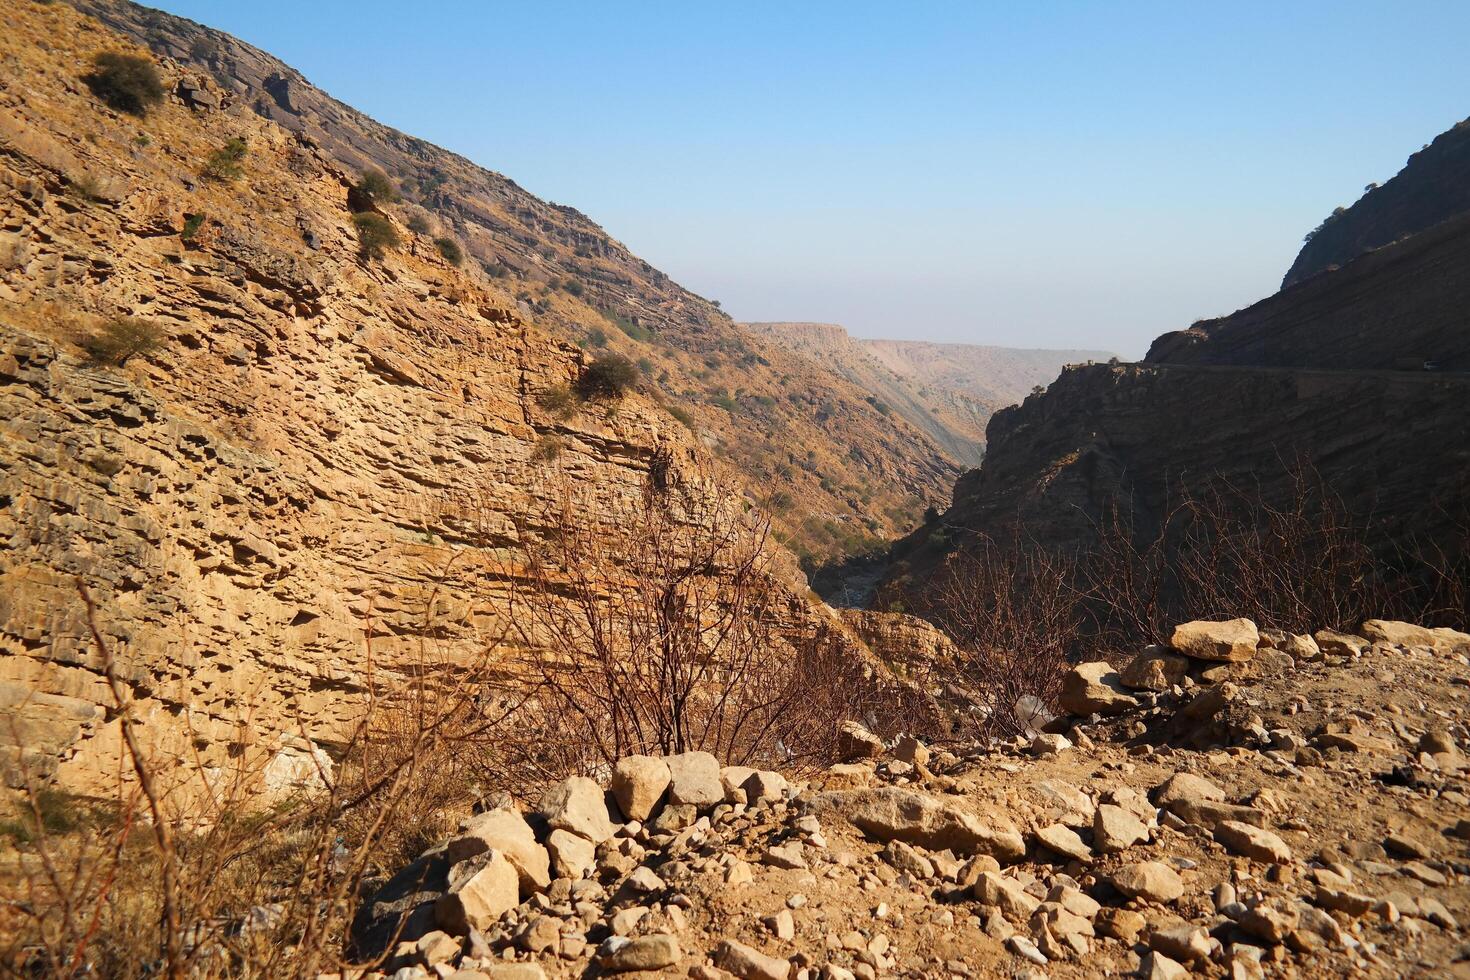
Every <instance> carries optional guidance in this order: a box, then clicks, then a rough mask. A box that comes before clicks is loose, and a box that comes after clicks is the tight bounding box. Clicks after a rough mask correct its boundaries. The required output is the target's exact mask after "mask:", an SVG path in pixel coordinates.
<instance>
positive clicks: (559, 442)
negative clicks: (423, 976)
mask: <svg viewBox="0 0 1470 980" xmlns="http://www.w3.org/2000/svg"><path fill="white" fill-rule="evenodd" d="M5 18H6V26H7V30H5V31H3V32H0V55H3V57H4V58H6V59H9V61H10V62H11V63H16V64H25V65H26V66H27V71H26V72H25V73H24V74H23V75H21V76H19V78H18V79H17V78H12V79H11V80H10V81H9V82H8V83H7V85H6V86H4V87H0V705H4V706H5V713H6V714H7V716H8V717H14V718H16V719H18V720H19V721H20V724H18V725H14V726H4V731H3V732H0V750H3V754H0V764H3V769H4V776H5V779H6V781H7V782H9V783H10V784H12V785H15V784H19V783H22V782H25V781H27V780H31V781H42V782H45V781H52V782H54V783H55V784H56V785H58V786H59V787H61V788H62V789H65V790H71V791H80V792H91V791H100V792H106V791H107V786H108V785H109V782H108V781H109V780H113V781H114V782H115V773H116V771H117V763H118V756H119V747H118V720H117V713H116V710H115V707H116V706H115V705H114V704H113V701H112V697H111V695H110V692H109V691H108V689H107V685H106V683H105V682H104V679H103V676H102V673H103V666H104V658H103V651H102V649H101V648H99V646H98V645H97V644H96V643H94V642H93V639H92V636H91V627H90V624H89V622H88V616H87V610H86V607H85V605H84V603H83V601H82V599H81V596H80V594H79V591H78V582H79V581H80V583H81V584H83V585H84V586H85V587H86V589H87V590H88V591H89V593H90V596H91V600H92V602H93V604H94V606H95V610H96V621H97V625H98V627H99V630H100V633H101V635H102V638H103V641H104V645H105V647H106V649H107V651H108V652H109V653H110V654H111V657H112V659H113V661H114V663H115V667H116V671H117V673H118V675H119V677H120V678H121V680H122V681H123V683H124V685H125V687H126V696H127V697H128V698H129V699H131V708H130V711H131V713H132V716H133V717H134V718H135V719H136V720H137V721H138V730H139V731H140V732H141V733H143V737H145V739H146V741H147V747H148V749H149V751H150V754H152V755H154V756H155V758H156V760H158V761H159V762H160V763H167V762H173V761H179V762H184V763H187V764H188V765H190V766H191V767H195V768H199V767H202V768H204V769H213V768H216V767H225V766H230V765H238V764H243V763H242V762H241V761H240V760H249V761H251V762H252V763H255V762H258V763H259V767H260V769H261V770H263V771H264V772H266V773H268V774H270V781H271V782H272V783H273V784H274V785H273V786H272V787H271V789H273V790H279V791H281V792H283V793H285V792H290V791H291V790H292V789H293V785H294V784H296V783H300V782H303V781H307V782H309V781H311V780H312V779H313V778H314V777H315V778H319V776H320V772H321V769H322V764H323V762H325V763H326V764H327V765H328V766H329V764H330V759H328V758H326V756H327V755H328V754H330V753H331V752H333V751H335V750H336V749H337V748H339V747H340V740H341V738H342V737H343V735H344V732H345V731H346V730H348V726H349V724H350V722H351V721H352V720H353V719H354V718H355V717H356V714H357V712H358V710H359V709H360V705H361V703H362V701H363V699H364V695H365V692H366V691H367V689H368V686H369V685H370V684H376V685H379V687H380V688H386V689H391V688H393V687H394V685H395V683H396V682H397V681H398V680H400V679H401V678H402V676H403V675H404V673H405V672H406V671H408V670H409V669H414V670H418V669H419V668H420V667H421V666H422V665H423V663H424V662H425V659H426V658H427V659H428V662H431V663H442V664H444V665H455V664H463V663H467V662H471V661H473V660H475V658H478V657H480V656H482V655H483V654H484V645H485V642H486V639H485V638H486V636H487V635H493V633H494V628H495V626H496V623H497V622H498V617H499V616H501V615H502V614H503V603H504V599H505V596H506V594H507V590H508V588H509V584H510V583H511V582H512V581H514V580H515V576H516V575H517V571H518V570H517V568H516V567H515V565H514V562H513V561H511V560H510V559H509V557H508V556H511V555H513V554H514V550H515V548H516V546H517V544H518V543H522V542H524V540H525V539H526V538H525V536H534V535H536V534H538V533H539V532H540V530H541V529H540V528H539V527H537V526H536V523H535V520H536V515H537V514H538V513H540V512H541V511H542V510H543V509H544V508H545V507H546V506H547V505H548V504H549V503H550V502H551V501H553V500H557V499H560V497H559V496H558V495H559V494H560V493H561V492H562V491H561V489H560V487H561V484H562V482H563V481H567V482H570V484H571V485H572V486H574V487H575V486H583V485H591V486H595V487H596V488H597V492H598V494H599V499H608V500H613V499H616V498H618V497H620V496H621V497H626V496H634V495H638V494H641V493H642V492H643V489H644V487H645V486H646V485H647V483H648V481H649V480H650V479H651V473H652V471H653V470H654V469H657V470H658V471H659V472H660V473H663V474H664V475H665V476H667V475H669V474H673V475H674V476H676V477H687V478H688V479H689V480H691V481H694V480H698V481H700V482H699V485H700V486H702V487H705V488H707V490H708V492H709V493H711V494H714V495H717V496H722V497H725V498H728V499H729V500H730V501H731V504H732V506H739V507H743V506H745V500H744V499H743V494H742V492H741V490H740V488H739V487H740V484H739V480H738V479H737V478H736V477H735V476H734V474H732V473H731V472H730V471H728V470H721V469H720V467H719V466H718V464H716V463H715V462H714V461H713V460H712V459H711V457H710V455H709V454H708V452H707V451H706V450H705V448H704V447H702V446H701V445H700V444H699V443H698V441H697V440H696V439H695V438H693V436H692V435H691V434H690V433H689V431H688V430H687V429H686V428H685V427H684V426H682V425H681V424H679V423H678V422H677V421H675V420H674V419H672V418H671V417H670V416H669V415H668V414H667V413H666V412H665V411H664V410H663V409H662V408H661V407H659V405H658V404H657V403H656V402H654V401H653V400H651V399H648V398H645V397H643V396H641V395H638V394H630V395H629V396H628V397H626V398H625V399H623V401H622V402H621V403H619V404H617V405H616V406H613V405H604V404H599V403H588V404H586V405H581V406H578V407H577V408H576V410H575V411H573V412H571V413H561V412H553V411H550V410H548V409H546V408H544V407H543V406H542V404H541V398H540V397H539V396H541V395H543V394H544V393H545V392H547V391H548V390H550V389H553V388H556V387H557V386H560V385H566V384H568V383H570V382H572V381H574V380H575V379H576V378H577V377H578V375H579V372H580V371H581V369H582V366H583V365H584V364H585V362H586V356H585V355H584V354H582V353H581V352H580V351H579V350H577V349H576V348H574V347H573V346H571V345H569V344H567V343H565V342H564V341H562V340H559V339H557V338H556V337H555V336H553V335H551V334H550V333H549V332H547V331H544V330H542V329H541V327H540V325H539V323H538V322H537V321H536V320H535V318H534V317H532V316H528V315H527V313H526V312H525V311H523V310H522V309H520V308H519V306H518V304H517V302H516V300H515V299H514V297H513V296H511V295H509V293H508V292H507V291H506V290H503V289H501V288H500V287H499V286H498V285H497V284H496V283H495V282H494V281H492V280H489V279H487V278H486V277H484V276H481V275H478V274H476V273H474V272H472V271H471V272H467V271H465V270H462V269H459V268H456V267H454V266H452V265H450V264H449V263H448V262H446V261H445V260H444V259H443V258H442V257H441V256H440V255H439V254H438V252H437V251H436V250H435V249H434V248H433V247H432V245H431V243H429V242H427V241H426V240H422V239H419V238H416V237H415V236H414V235H413V234H412V233H410V232H409V231H408V230H407V229H406V228H404V227H403V226H401V225H397V224H396V223H397V221H398V220H399V216H398V215H397V214H396V213H390V215H389V220H390V221H392V222H394V223H395V226H396V227H398V230H399V234H400V235H401V237H402V238H403V241H404V245H403V247H402V248H400V249H398V250H395V251H392V252H390V253H389V254H388V255H387V256H386V258H385V259H384V260H383V261H382V262H364V261H361V260H360V259H359V257H358V254H357V252H358V246H357V240H356V234H355V232H354V230H353V225H352V221H351V211H350V210H349V188H350V185H351V184H352V182H353V181H354V179H355V175H353V174H352V173H349V172H348V171H346V170H345V169H344V168H343V167H342V166H341V165H340V163H338V162H337V161H336V160H335V159H334V158H333V157H331V156H330V155H328V154H326V153H325V152H323V150H322V148H321V147H320V146H319V145H317V144H316V143H315V142H314V141H313V140H312V139H311V138H310V137H309V136H306V135H303V134H300V133H293V132H289V131H286V130H283V129H281V128H280V127H279V126H277V125H276V124H275V123H274V122H272V121H270V120H268V119H265V118H262V117H261V116H259V115H256V114H255V113H252V112H249V111H245V110H244V109H243V108H242V107H241V106H240V104H239V101H238V97H239V93H235V95H234V96H233V98H235V100H236V101H235V102H234V104H233V105H226V104H227V103H229V102H230V98H226V97H224V96H223V95H222V97H221V100H220V101H221V104H222V105H225V108H220V109H216V108H212V107H204V108H200V107H199V100H198V99H197V98H196V97H194V96H192V95H189V93H197V92H198V91H200V90H209V91H214V89H213V88H211V87H212V86H217V84H218V83H216V82H214V81H206V80H200V79H197V78H196V79H194V80H193V81H191V82H190V85H189V86H188V87H185V88H183V89H181V88H179V87H177V86H176V85H175V84H174V83H175V82H177V81H178V80H179V79H180V78H182V77H183V76H184V74H185V72H184V71H183V70H182V69H181V68H180V67H179V66H177V65H175V64H172V63H169V62H164V63H163V64H162V65H161V71H162V74H163V75H164V77H165V82H166V85H167V88H168V90H169V91H170V92H174V93H175V94H174V95H172V96H170V97H169V98H168V99H167V100H166V101H165V102H164V103H163V104H162V105H160V106H159V107H158V108H156V109H155V110H153V111H152V112H151V113H150V114H149V115H148V116H147V117H146V119H138V118H136V117H132V116H123V115H119V114H117V113H114V112H111V111H110V110H108V109H106V108H105V107H103V106H102V105H101V104H100V103H99V102H97V101H96V100H95V99H93V98H92V97H91V96H90V95H89V94H88V93H87V92H86V90H85V88H84V87H82V86H81V85H80V84H78V83H77V82H76V73H77V71H78V70H79V69H78V66H83V65H85V64H86V63H87V59H88V58H89V57H90V55H91V54H92V52H94V51H95V50H96V49H97V47H98V44H99V34H98V28H97V26H96V24H95V23H93V22H90V21H87V20H85V19H84V18H82V17H80V16H78V15H77V14H76V13H75V12H74V11H71V10H70V9H68V8H67V7H65V6H64V5H60V4H53V5H41V4H25V5H22V6H21V7H18V8H15V9H12V10H7V12H6V14H5ZM42 38H44V43H42V40H41V39H42ZM108 43H115V44H117V45H119V46H124V45H126V42H125V41H123V40H121V39H114V40H112V41H110V42H108ZM191 77H192V73H191ZM186 96H187V98H186ZM80 132H86V133H87V134H88V136H89V138H87V139H80V138H77V137H76V134H77V133H80ZM145 137H146V138H145ZM234 137H239V138H241V139H243V140H244V141H245V145H246V147H247V148H248V149H247V153H246V155H245V157H244V160H243V170H244V173H243V174H242V175H241V177H240V178H239V179H238V180H235V181H216V180H208V179H205V178H203V177H202V176H201V175H200V170H201V168H202V167H203V164H204V161H206V160H207V159H208V158H209V157H210V155H211V154H213V153H215V152H216V151H217V150H218V149H219V148H220V147H221V145H223V144H224V143H225V141H226V140H227V139H230V138H234ZM117 317H129V318H132V321H134V322H135V323H138V324H142V325H143V329H145V330H147V331H149V332H150V333H151V335H152V336H153V337H154V339H155V340H156V348H155V349H154V350H152V351H151V352H149V353H145V354H140V355H138V356H135V357H132V358H130V359H128V360H127V361H126V362H125V363H123V364H121V365H117V364H107V363H98V362H95V361H93V360H90V359H89V358H88V357H87V356H86V355H85V354H84V353H83V352H82V351H81V350H80V349H79V348H78V346H77V343H76V341H77V340H78V339H79V337H80V336H83V335H89V334H92V333H94V332H96V331H97V330H99V329H101V328H102V327H103V326H104V325H105V324H106V323H108V322H109V321H110V320H112V319H114V318H117ZM548 442H550V443H551V444H553V445H554V446H555V447H556V450H557V451H556V453H555V454H547V453H543V452H542V451H541V448H540V447H543V446H545V445H546V444H547V443H548ZM553 455H554V457H555V458H551V457H552V456H553ZM471 503H472V504H473V507H469V504H471ZM487 539H488V540H490V541H491V542H494V543H496V545H497V547H498V548H499V549H502V550H499V551H482V550H481V549H480V548H479V545H481V544H484V542H485V541H486V540H487ZM793 564H794V563H792V562H789V561H787V562H786V563H785V565H786V571H787V574H788V575H789V582H788V584H787V586H786V587H785V588H786V593H785V594H784V595H783V598H782V600H781V601H779V602H778V603H776V608H778V609H779V610H780V613H779V614H780V615H781V616H782V617H788V616H790V617H794V619H791V620H789V621H790V622H797V621H800V620H802V619H803V618H804V617H815V620H814V621H820V622H823V623H826V624H827V625H828V626H835V622H834V620H833V618H832V617H831V616H830V613H828V612H826V611H824V610H821V609H819V608H817V607H815V606H813V605H812V604H811V603H810V602H809V601H808V600H806V599H805V598H804V594H805V590H804V587H803V585H802V582H801V580H800V578H799V576H797V575H796V574H795V573H794V572H792V571H791V567H792V565H793Z"/></svg>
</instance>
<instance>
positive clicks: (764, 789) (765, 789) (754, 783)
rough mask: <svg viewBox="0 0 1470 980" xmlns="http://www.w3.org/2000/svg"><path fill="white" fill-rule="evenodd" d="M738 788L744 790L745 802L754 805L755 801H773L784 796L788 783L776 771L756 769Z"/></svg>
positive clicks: (788, 786)
mask: <svg viewBox="0 0 1470 980" xmlns="http://www.w3.org/2000/svg"><path fill="white" fill-rule="evenodd" d="M740 788H741V789H742V790H744V791H745V799H746V802H747V803H749V804H751V805H752V806H754V805H755V804H757V803H774V802H776V801H777V800H780V799H782V798H784V797H785V795H786V791H787V790H788V789H789V788H790V784H789V783H787V782H786V777H785V776H783V775H781V774H780V773H778V772H768V771H766V770H764V769H757V770H756V771H755V772H753V773H751V774H750V775H749V776H747V777H746V778H745V781H744V782H743V783H741V784H740Z"/></svg>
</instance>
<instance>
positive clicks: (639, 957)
mask: <svg viewBox="0 0 1470 980" xmlns="http://www.w3.org/2000/svg"><path fill="white" fill-rule="evenodd" d="M683 955H684V951H683V950H682V949H680V948H679V940H678V939H676V938H675V937H673V936H670V935H667V934H664V933H658V934H655V935H652V936H638V937H637V938H634V939H629V938H628V937H626V936H609V937H608V938H607V939H606V940H604V941H603V943H602V945H601V946H599V947H598V948H597V965H598V966H600V967H602V969H603V970H605V971H607V972H608V973H628V972H631V971H633V970H662V969H664V968H665V967H670V966H673V965H674V964H675V963H677V962H679V960H680V959H681V958H682V957H683Z"/></svg>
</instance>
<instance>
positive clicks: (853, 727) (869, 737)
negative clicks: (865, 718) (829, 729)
mask: <svg viewBox="0 0 1470 980" xmlns="http://www.w3.org/2000/svg"><path fill="white" fill-rule="evenodd" d="M882 754H883V740H882V739H881V738H879V737H878V736H877V735H874V734H873V733H872V732H870V731H868V730H867V729H866V728H864V727H863V726H862V725H860V724H858V723H857V722H855V721H844V722H843V723H842V724H841V725H838V726H837V755H838V757H840V758H841V759H842V760H843V761H844V762H851V761H853V760H854V759H876V758H878V757H879V756H880V755H882Z"/></svg>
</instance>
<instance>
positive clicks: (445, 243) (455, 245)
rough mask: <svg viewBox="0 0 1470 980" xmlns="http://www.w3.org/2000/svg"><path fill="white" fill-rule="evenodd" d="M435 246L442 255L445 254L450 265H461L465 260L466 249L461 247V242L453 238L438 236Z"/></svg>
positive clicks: (445, 258)
mask: <svg viewBox="0 0 1470 980" xmlns="http://www.w3.org/2000/svg"><path fill="white" fill-rule="evenodd" d="M434 247H435V248H437V249H438V250H439V254H440V255H442V256H444V261H446V262H448V263H449V264H450V265H459V264H460V263H461V262H463V261H464V251H463V250H462V249H461V248H460V247H459V242H457V241H455V240H454V239H452V238H436V239H434Z"/></svg>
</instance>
